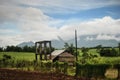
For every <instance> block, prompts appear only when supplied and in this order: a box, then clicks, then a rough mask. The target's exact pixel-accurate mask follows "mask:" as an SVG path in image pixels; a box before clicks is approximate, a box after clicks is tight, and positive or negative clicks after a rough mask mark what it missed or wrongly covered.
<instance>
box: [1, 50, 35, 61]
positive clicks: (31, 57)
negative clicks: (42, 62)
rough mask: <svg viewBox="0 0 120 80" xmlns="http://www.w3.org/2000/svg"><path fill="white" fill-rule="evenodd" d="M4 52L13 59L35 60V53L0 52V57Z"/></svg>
mask: <svg viewBox="0 0 120 80" xmlns="http://www.w3.org/2000/svg"><path fill="white" fill-rule="evenodd" d="M4 54H6V55H10V56H11V57H12V58H14V59H15V60H29V61H33V60H35V53H28V52H0V58H2V56H3V55H4Z"/></svg>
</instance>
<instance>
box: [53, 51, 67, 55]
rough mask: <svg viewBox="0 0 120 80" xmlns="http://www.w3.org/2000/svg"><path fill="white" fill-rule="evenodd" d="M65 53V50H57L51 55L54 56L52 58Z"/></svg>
mask: <svg viewBox="0 0 120 80" xmlns="http://www.w3.org/2000/svg"><path fill="white" fill-rule="evenodd" d="M64 51H65V50H55V51H53V52H52V53H51V55H52V56H57V55H59V54H61V53H63V52H64Z"/></svg>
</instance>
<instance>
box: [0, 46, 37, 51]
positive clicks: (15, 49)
mask: <svg viewBox="0 0 120 80" xmlns="http://www.w3.org/2000/svg"><path fill="white" fill-rule="evenodd" d="M0 52H35V46H31V47H29V46H24V47H18V46H7V47H6V48H3V47H0Z"/></svg>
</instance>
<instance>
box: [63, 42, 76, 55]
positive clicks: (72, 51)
mask: <svg viewBox="0 0 120 80" xmlns="http://www.w3.org/2000/svg"><path fill="white" fill-rule="evenodd" d="M64 47H65V49H66V50H67V51H68V52H69V53H71V54H72V55H75V47H74V46H73V44H68V43H65V45H64Z"/></svg>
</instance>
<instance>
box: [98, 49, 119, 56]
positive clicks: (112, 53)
mask: <svg viewBox="0 0 120 80" xmlns="http://www.w3.org/2000/svg"><path fill="white" fill-rule="evenodd" d="M100 56H106V57H114V56H118V53H117V51H116V50H115V49H114V48H112V49H108V48H107V49H104V48H102V49H101V50H100Z"/></svg>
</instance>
